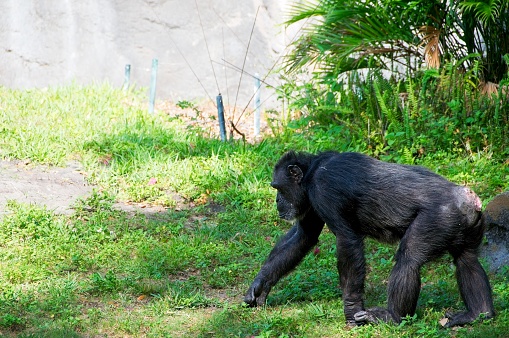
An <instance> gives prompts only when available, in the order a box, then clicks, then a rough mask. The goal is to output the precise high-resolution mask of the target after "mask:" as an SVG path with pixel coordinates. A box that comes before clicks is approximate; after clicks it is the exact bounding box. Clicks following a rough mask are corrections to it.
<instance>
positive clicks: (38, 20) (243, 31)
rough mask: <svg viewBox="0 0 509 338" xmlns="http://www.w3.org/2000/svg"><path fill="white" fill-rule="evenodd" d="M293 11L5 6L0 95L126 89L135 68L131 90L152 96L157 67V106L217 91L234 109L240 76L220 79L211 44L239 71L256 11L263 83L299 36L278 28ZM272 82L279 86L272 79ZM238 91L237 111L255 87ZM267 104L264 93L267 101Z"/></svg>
mask: <svg viewBox="0 0 509 338" xmlns="http://www.w3.org/2000/svg"><path fill="white" fill-rule="evenodd" d="M287 3H288V1H281V0H234V1H232V0H197V1H194V0H161V1H156V0H132V1H131V0H88V1H81V0H2V1H0V58H1V62H0V85H3V86H7V87H12V88H32V87H46V86H53V85H64V84H68V83H70V82H71V81H76V82H78V83H84V84H88V83H92V82H103V81H108V82H110V83H111V84H113V85H114V86H119V87H120V86H122V84H123V81H124V66H125V65H126V64H131V83H135V84H136V86H137V87H148V86H149V83H150V82H149V79H150V66H151V62H152V59H153V58H157V59H158V60H159V72H158V87H157V97H158V98H165V99H173V100H180V99H196V98H207V97H208V96H211V97H212V98H215V96H216V95H217V93H218V90H220V91H221V92H222V94H223V96H225V101H226V99H227V98H226V96H228V99H229V101H230V103H231V104H233V103H234V100H235V96H236V91H237V87H238V84H239V81H240V73H239V72H238V71H234V70H231V69H226V73H225V69H224V67H223V66H222V65H220V64H214V70H215V75H216V76H215V77H214V72H213V70H212V65H211V63H210V60H209V56H208V52H207V47H206V43H207V44H208V47H209V50H210V54H211V58H212V59H213V60H214V61H216V62H219V63H222V59H223V58H224V59H226V60H228V61H229V62H231V63H232V64H234V65H237V66H238V67H242V63H243V61H244V56H245V53H246V49H247V45H248V42H249V39H250V35H251V30H252V28H253V22H254V20H255V16H256V13H257V10H259V12H258V16H257V18H256V24H255V26H254V32H253V34H252V37H251V43H250V47H249V51H248V56H247V59H246V64H245V70H246V71H247V72H249V73H255V72H258V73H260V74H261V75H262V76H264V75H265V74H267V72H268V70H269V69H270V68H271V67H272V65H273V64H274V63H275V62H276V60H277V58H278V57H279V55H280V53H281V52H282V51H283V49H284V46H285V44H286V43H287V42H288V41H289V40H290V39H291V37H292V34H293V33H286V32H284V31H283V30H284V28H283V26H282V25H281V23H282V22H283V21H284V18H285V16H284V15H285V10H286V8H287V7H286V6H287ZM197 6H198V8H199V10H198V9H197ZM198 14H199V15H200V16H201V22H202V24H203V28H204V31H205V38H204V34H203V32H202V28H201V25H200V20H199V16H198ZM179 49H180V51H181V53H182V54H183V55H184V57H185V59H186V60H187V63H186V60H184V57H183V56H182V55H181V53H180V52H179ZM188 64H189V65H188ZM191 68H192V70H191ZM193 71H194V72H195V73H196V75H197V76H198V77H199V78H200V80H201V82H202V84H203V85H200V83H199V82H198V80H197V78H196V76H195V75H193ZM215 78H217V82H218V85H219V89H218V88H217V87H218V85H216V79H215ZM267 81H268V82H272V83H275V82H276V80H275V78H272V79H268V80H267ZM227 84H228V86H227ZM203 87H204V88H203ZM241 88H242V92H241V95H240V96H239V99H238V105H241V106H242V105H245V104H247V100H248V99H249V98H250V97H251V94H252V91H253V81H252V79H251V78H249V77H248V76H243V80H242V83H241ZM269 94H270V91H268V90H267V89H265V90H264V94H263V95H264V97H262V100H264V99H266V98H267V96H268V95H269Z"/></svg>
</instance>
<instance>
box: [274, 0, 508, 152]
mask: <svg viewBox="0 0 509 338" xmlns="http://www.w3.org/2000/svg"><path fill="white" fill-rule="evenodd" d="M507 4H508V3H507V2H506V1H489V2H486V1H460V2H456V1H447V0H444V1H427V0H426V1H424V0H423V1H412V2H407V1H399V0H380V1H361V2H359V1H338V0H336V1H318V2H317V3H309V2H303V3H299V4H297V5H295V6H294V12H293V17H292V19H291V20H290V21H289V23H296V22H298V23H301V24H303V28H302V33H303V34H302V36H301V37H300V39H298V40H297V41H296V42H295V44H294V45H295V48H294V50H293V52H292V53H291V54H290V55H289V56H288V58H287V60H286V65H285V66H286V69H287V70H289V71H290V75H287V77H286V78H285V79H284V80H285V84H284V85H283V86H281V88H280V95H281V97H282V98H283V99H285V100H287V101H288V103H289V107H290V109H291V110H293V111H297V112H300V113H302V114H303V116H304V119H302V120H299V122H298V123H297V124H295V123H293V124H291V125H290V127H294V128H304V127H306V128H308V131H310V132H313V131H316V130H317V128H318V129H328V130H333V132H334V134H335V135H336V137H338V138H341V139H342V140H343V142H344V143H345V144H348V145H350V144H355V147H356V148H359V149H361V150H364V149H367V151H368V152H371V153H373V154H374V155H377V156H382V157H383V156H389V157H394V153H395V152H396V153H401V152H403V151H405V152H406V153H411V154H413V156H414V157H418V156H421V155H422V154H423V153H434V152H436V151H441V150H443V151H446V152H451V151H463V152H466V153H476V152H480V151H484V152H488V153H491V154H493V155H494V158H495V159H498V160H505V159H506V158H507V156H508V155H509V150H508V149H509V147H508V140H509V132H508V128H507V125H508V123H509V100H508V99H507V95H508V85H509V81H508V79H507V65H508V61H509V56H508V55H509V54H507V53H509V49H508V45H507V39H506V38H502V39H500V38H499V37H500V36H507V34H508V33H509V32H507V30H508V29H509V15H508V10H509V8H508V5H507ZM309 69H313V70H314V71H313V72H312V74H311V76H309V75H308V74H309V72H308V70H309ZM489 81H497V83H496V84H495V83H491V82H489ZM310 127H311V128H310Z"/></svg>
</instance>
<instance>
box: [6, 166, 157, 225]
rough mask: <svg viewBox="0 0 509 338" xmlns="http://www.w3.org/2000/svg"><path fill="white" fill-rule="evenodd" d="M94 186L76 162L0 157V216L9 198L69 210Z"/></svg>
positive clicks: (123, 206) (143, 208)
mask: <svg viewBox="0 0 509 338" xmlns="http://www.w3.org/2000/svg"><path fill="white" fill-rule="evenodd" d="M93 189H94V186H93V185H90V184H89V183H88V182H87V180H86V174H85V172H84V171H83V170H82V167H81V165H80V164H79V163H78V162H72V163H69V164H68V165H67V166H66V167H54V166H47V165H34V164H33V163H31V162H30V161H19V160H16V161H0V218H1V217H2V216H4V215H5V214H6V213H7V212H8V210H7V203H8V202H9V201H16V202H19V203H26V204H35V205H40V206H45V207H46V208H47V209H48V210H52V211H53V212H55V213H57V214H71V213H72V212H73V206H74V205H75V203H76V201H77V200H78V199H80V198H87V197H88V196H90V194H91V193H92V191H93ZM114 207H115V208H117V209H120V210H123V211H126V212H128V213H133V214H134V213H137V212H140V213H145V214H148V213H150V214H156V213H161V212H164V211H166V209H165V208H163V207H160V206H151V205H145V204H127V203H122V202H119V203H115V206H114Z"/></svg>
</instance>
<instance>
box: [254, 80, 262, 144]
mask: <svg viewBox="0 0 509 338" xmlns="http://www.w3.org/2000/svg"><path fill="white" fill-rule="evenodd" d="M260 87H261V82H260V75H259V74H258V73H255V84H254V95H255V96H254V109H255V113H254V134H255V136H258V135H260V117H261V106H260Z"/></svg>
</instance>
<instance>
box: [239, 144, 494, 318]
mask: <svg viewBox="0 0 509 338" xmlns="http://www.w3.org/2000/svg"><path fill="white" fill-rule="evenodd" d="M271 185H272V186H273V187H274V188H276V189H277V197H276V201H277V208H278V211H279V215H280V217H281V218H283V219H286V220H288V221H295V224H294V226H293V227H292V228H291V229H290V231H289V232H288V233H287V234H286V235H285V236H283V238H282V239H281V240H280V241H279V242H278V243H277V244H276V246H275V247H274V249H273V250H272V251H271V253H270V255H269V257H268V258H267V260H266V261H265V263H264V265H263V266H262V268H261V270H260V272H259V273H258V275H257V276H256V278H255V280H254V282H253V283H252V285H251V287H250V288H249V290H248V292H247V294H246V296H245V298H244V301H245V302H246V303H247V304H249V305H251V306H256V305H262V304H264V303H265V300H266V298H267V295H268V293H269V292H270V290H271V288H272V286H274V285H275V284H276V283H277V282H278V280H279V279H280V278H281V277H283V276H284V275H285V274H287V273H288V272H290V271H291V270H292V269H293V268H294V267H295V266H297V265H298V264H299V263H300V261H301V260H302V258H303V257H304V256H305V255H306V254H307V253H308V252H309V250H310V249H311V248H312V247H313V246H314V245H315V244H316V243H317V242H318V236H319V235H320V232H321V231H322V229H323V227H324V225H325V224H327V226H328V227H329V228H330V230H331V231H332V232H333V233H334V234H335V235H336V242H337V267H338V271H339V275H340V285H341V288H342V291H343V302H344V311H345V317H346V320H347V322H348V323H349V324H351V325H359V324H362V323H365V322H378V321H385V322H388V321H391V322H396V323H399V322H401V319H402V318H403V317H405V316H407V315H413V314H414V313H415V309H416V305H417V299H418V297H419V292H420V286H421V285H420V269H421V267H422V265H423V264H425V263H426V262H429V261H431V260H433V259H435V258H437V257H439V256H441V255H443V254H445V253H450V254H451V255H452V257H453V259H454V264H455V265H456V277H457V281H458V286H459V289H460V294H461V297H462V299H463V301H464V303H465V306H466V311H465V312H462V313H459V314H454V315H448V318H449V321H448V323H447V325H446V326H449V327H451V326H456V325H463V324H466V323H469V322H471V321H473V320H475V319H476V318H478V317H479V316H480V315H481V314H483V315H484V316H485V317H488V318H490V317H493V316H494V315H495V311H494V308H493V300H492V295H491V287H490V284H489V281H488V278H487V276H486V273H485V271H484V270H483V268H482V266H481V265H480V263H479V261H478V259H477V249H478V247H479V245H480V243H481V240H482V236H483V231H484V226H483V224H482V221H481V202H480V200H479V198H478V197H477V195H475V193H474V192H472V191H471V190H470V189H468V188H466V187H462V186H458V185H456V184H454V183H452V182H450V181H448V180H446V179H445V178H443V177H441V176H439V175H437V174H435V173H433V172H431V171H429V170H427V169H425V168H422V167H418V166H408V165H399V164H393V163H386V162H382V161H378V160H376V159H374V158H371V157H369V156H366V155H362V154H358V153H341V154H340V153H336V152H325V153H321V154H319V155H311V154H308V153H296V152H288V153H286V154H285V155H283V156H282V157H281V159H280V160H279V161H278V163H277V164H276V166H275V168H274V174H273V180H272V182H271ZM366 236H370V237H373V238H375V239H377V240H379V241H383V242H396V241H400V244H399V248H398V251H397V253H396V263H395V266H394V268H393V270H392V273H391V276H390V278H389V285H388V308H387V309H382V308H378V307H377V308H373V309H365V308H364V303H363V294H364V279H365V275H366V268H365V258H364V246H363V239H364V237H366Z"/></svg>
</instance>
